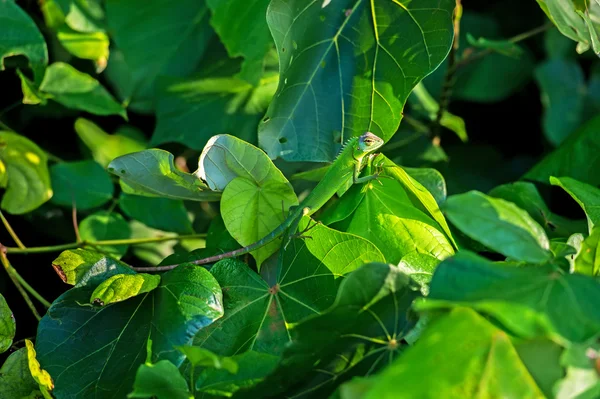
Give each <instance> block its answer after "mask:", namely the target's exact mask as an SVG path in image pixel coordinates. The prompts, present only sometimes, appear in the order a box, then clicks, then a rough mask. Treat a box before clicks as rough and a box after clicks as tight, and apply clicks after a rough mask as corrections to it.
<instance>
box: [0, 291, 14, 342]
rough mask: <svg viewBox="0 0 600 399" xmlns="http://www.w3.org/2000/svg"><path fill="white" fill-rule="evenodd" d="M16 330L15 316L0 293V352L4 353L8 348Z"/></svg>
mask: <svg viewBox="0 0 600 399" xmlns="http://www.w3.org/2000/svg"><path fill="white" fill-rule="evenodd" d="M16 330H17V323H16V322H15V316H13V313H12V310H10V308H9V307H8V303H6V299H4V297H3V296H2V294H0V353H4V352H6V351H7V350H8V348H10V346H11V345H12V342H13V338H14V337H15V332H16Z"/></svg>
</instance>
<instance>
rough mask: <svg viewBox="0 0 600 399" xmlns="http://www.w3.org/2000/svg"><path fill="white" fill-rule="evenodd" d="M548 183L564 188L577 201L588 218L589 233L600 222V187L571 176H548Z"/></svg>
mask: <svg viewBox="0 0 600 399" xmlns="http://www.w3.org/2000/svg"><path fill="white" fill-rule="evenodd" d="M550 183H551V184H552V185H554V186H559V187H561V188H562V189H563V190H565V191H566V192H567V193H569V195H570V196H571V197H573V199H574V200H575V201H577V203H578V204H579V206H581V208H582V209H583V211H584V212H585V215H586V217H587V220H588V226H589V231H590V233H591V232H592V229H593V228H594V226H595V225H597V224H600V189H598V188H596V187H594V186H592V185H590V184H586V183H582V182H580V181H577V180H575V179H573V178H571V177H554V176H551V177H550Z"/></svg>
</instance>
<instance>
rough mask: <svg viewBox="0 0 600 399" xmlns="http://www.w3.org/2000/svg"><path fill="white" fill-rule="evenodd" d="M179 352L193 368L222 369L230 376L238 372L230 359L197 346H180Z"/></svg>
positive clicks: (234, 363) (235, 363) (233, 361)
mask: <svg viewBox="0 0 600 399" xmlns="http://www.w3.org/2000/svg"><path fill="white" fill-rule="evenodd" d="M177 349H178V350H179V351H181V352H182V353H183V354H184V355H185V357H186V359H187V360H189V362H190V363H191V364H192V366H193V367H205V368H213V369H217V370H220V369H223V370H226V371H228V372H229V373H231V374H236V373H237V372H238V369H239V367H238V363H237V362H236V361H235V360H234V359H233V358H231V357H223V356H219V355H216V354H214V353H213V352H211V351H209V350H206V349H204V348H200V347H199V346H180V347H178V348H177Z"/></svg>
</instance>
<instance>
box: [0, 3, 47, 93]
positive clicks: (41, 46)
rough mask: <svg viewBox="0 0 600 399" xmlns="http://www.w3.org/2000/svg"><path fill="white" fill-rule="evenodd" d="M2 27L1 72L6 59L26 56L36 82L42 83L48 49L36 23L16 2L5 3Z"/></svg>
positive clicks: (0, 13)
mask: <svg viewBox="0 0 600 399" xmlns="http://www.w3.org/2000/svg"><path fill="white" fill-rule="evenodd" d="M0 26H2V30H1V31H0V71H3V70H4V58H6V57H10V56H14V55H24V56H25V57H27V59H28V60H29V66H30V67H31V69H32V70H33V74H34V75H35V80H36V81H37V82H40V81H41V80H42V77H43V76H44V69H45V68H46V65H47V64H48V48H47V47H46V41H45V40H44V37H43V36H42V34H41V33H40V31H39V30H38V27H37V26H36V24H35V22H33V20H32V19H31V18H30V17H29V15H27V13H26V12H25V11H23V10H22V9H21V7H19V6H18V5H17V4H16V3H15V2H14V1H3V2H1V3H0Z"/></svg>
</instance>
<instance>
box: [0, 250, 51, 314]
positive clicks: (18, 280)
mask: <svg viewBox="0 0 600 399" xmlns="http://www.w3.org/2000/svg"><path fill="white" fill-rule="evenodd" d="M0 261H1V262H2V265H3V266H4V269H5V270H6V273H7V274H8V277H9V278H10V279H11V280H12V282H13V284H14V285H15V287H17V290H18V291H19V293H20V294H21V296H22V297H23V299H24V300H25V303H27V306H28V307H29V309H30V310H31V313H33V316H34V317H35V318H36V319H37V320H38V321H40V320H41V319H42V317H41V316H40V314H39V313H38V311H37V309H36V308H35V305H34V304H33V301H32V300H31V298H30V297H29V294H27V291H26V290H25V288H23V287H24V285H23V284H22V282H25V280H23V278H22V277H21V276H20V275H19V273H17V271H16V270H15V269H14V267H12V265H11V264H10V262H9V261H8V258H7V257H6V248H4V247H0ZM25 284H26V286H27V287H28V288H29V289H30V290H32V291H33V292H35V290H34V289H33V288H31V286H30V285H29V284H27V283H26V282H25ZM36 294H37V292H36ZM38 296H39V294H38ZM40 298H41V296H40ZM42 299H43V298H42ZM45 302H46V303H48V302H47V301H45Z"/></svg>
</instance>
